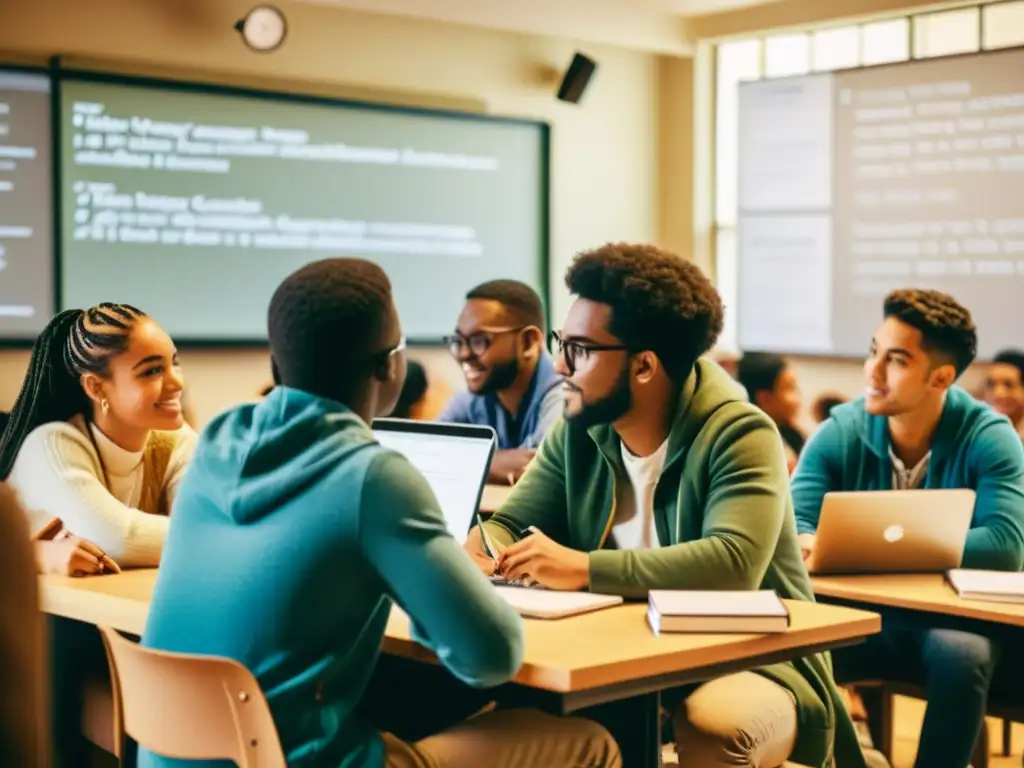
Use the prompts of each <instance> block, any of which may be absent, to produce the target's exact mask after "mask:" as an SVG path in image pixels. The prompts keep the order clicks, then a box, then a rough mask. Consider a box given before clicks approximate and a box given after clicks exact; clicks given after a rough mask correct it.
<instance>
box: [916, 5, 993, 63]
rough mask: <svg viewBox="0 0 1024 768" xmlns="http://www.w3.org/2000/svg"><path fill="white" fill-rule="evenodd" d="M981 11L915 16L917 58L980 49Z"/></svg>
mask: <svg viewBox="0 0 1024 768" xmlns="http://www.w3.org/2000/svg"><path fill="white" fill-rule="evenodd" d="M980 20H981V13H980V11H979V9H978V8H959V9H957V10H955V11H945V12H942V13H923V14H921V15H920V16H915V17H914V56H917V57H919V58H925V57H928V56H949V55H951V54H954V53H970V52H972V51H976V50H978V45H979V43H980V40H979V37H980V35H979V34H978V24H979V22H980Z"/></svg>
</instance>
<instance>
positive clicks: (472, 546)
mask: <svg viewBox="0 0 1024 768" xmlns="http://www.w3.org/2000/svg"><path fill="white" fill-rule="evenodd" d="M462 548H463V549H465V550H466V554H467V555H469V556H470V557H471V558H472V559H473V562H474V563H476V566H477V568H479V569H480V571H481V572H482V573H483V575H484V576H493V575H494V574H495V573H496V572H497V570H498V563H497V561H496V560H495V559H494V558H493V557H491V556H490V555H488V554H487V549H486V548H485V547H484V539H483V536H482V535H481V534H480V526H475V527H474V528H473V530H471V531H470V532H469V536H467V537H466V543H465V544H464V545H463V547H462Z"/></svg>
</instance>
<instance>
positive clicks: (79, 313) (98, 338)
mask: <svg viewBox="0 0 1024 768" xmlns="http://www.w3.org/2000/svg"><path fill="white" fill-rule="evenodd" d="M183 387H184V383H183V380H182V376H181V370H180V368H179V367H178V355H177V350H176V349H175V348H174V343H173V342H172V341H171V339H170V337H169V336H168V335H167V334H166V333H165V332H164V331H163V330H162V329H161V328H160V326H158V325H157V324H156V323H155V322H154V321H153V320H151V319H150V318H149V317H147V316H146V314H145V313H143V312H141V311H140V310H138V309H135V308H134V307H131V306H128V305H127V304H100V305H99V306H97V307H93V308H91V309H88V310H80V309H69V310H66V311H64V312H61V313H60V314H59V315H57V316H56V317H55V318H54V319H53V320H51V321H50V323H49V324H48V325H47V326H46V329H45V330H44V331H43V332H42V334H40V336H39V338H38V339H37V340H36V344H35V346H34V347H33V350H32V358H31V360H30V362H29V371H28V375H27V376H26V378H25V383H24V385H23V386H22V389H21V393H20V394H19V395H18V399H17V402H16V403H15V404H14V409H13V411H12V412H11V420H10V423H9V424H8V427H7V430H6V431H5V432H4V434H3V438H2V441H0V480H3V479H6V480H7V481H8V482H10V484H11V485H12V486H14V488H15V489H16V490H17V491H18V492H19V494H20V495H21V500H22V503H23V504H24V506H25V508H26V509H27V510H28V514H29V527H30V528H31V530H32V533H33V535H35V536H39V535H40V534H42V533H43V532H44V531H49V532H52V531H53V530H54V527H55V526H54V521H55V520H59V521H60V523H61V524H62V525H63V528H64V529H65V531H67V532H70V533H71V534H74V536H76V537H79V536H80V537H82V539H84V540H87V542H91V543H92V544H94V545H95V547H98V548H99V550H100V551H101V552H100V555H96V554H95V553H92V557H95V558H97V559H96V560H95V561H93V560H91V559H90V555H89V552H91V551H92V550H91V549H90V548H89V547H85V549H86V550H87V552H85V553H83V552H81V551H79V550H78V549H76V548H69V547H68V545H67V544H66V539H64V538H62V541H54V542H50V541H40V542H38V543H37V544H36V547H37V553H38V554H39V559H40V561H41V562H43V563H49V565H48V566H47V568H46V570H50V571H52V570H60V568H61V567H63V566H65V565H66V566H67V567H68V569H69V571H70V569H71V566H72V565H73V564H75V563H78V565H79V566H81V567H80V570H81V571H82V572H84V573H95V572H101V571H103V570H104V569H105V567H106V568H109V567H111V566H110V565H109V560H106V559H105V558H104V557H103V556H102V555H106V556H108V557H109V558H112V559H113V561H114V562H116V563H117V564H118V565H120V566H122V567H136V566H155V565H157V564H158V563H159V562H160V552H161V550H162V548H163V542H164V537H165V536H166V534H167V528H168V524H169V522H170V521H169V519H168V517H167V514H168V512H169V510H170V507H171V502H172V501H173V498H174V493H175V490H176V488H177V485H178V482H179V481H180V479H181V476H182V474H183V473H184V470H185V467H186V466H187V464H188V461H189V458H190V457H191V455H192V450H193V448H194V446H195V433H194V432H193V431H192V429H191V428H190V427H188V426H187V425H185V423H184V420H183V417H182V411H181V393H182V389H183ZM62 547H63V550H61V548H62ZM58 550H61V551H62V552H64V553H66V554H68V555H69V559H67V560H66V561H64V562H63V563H62V562H60V561H58V562H57V563H56V564H54V563H52V562H51V561H52V559H53V558H51V557H50V553H52V552H56V551H58ZM82 561H87V562H82Z"/></svg>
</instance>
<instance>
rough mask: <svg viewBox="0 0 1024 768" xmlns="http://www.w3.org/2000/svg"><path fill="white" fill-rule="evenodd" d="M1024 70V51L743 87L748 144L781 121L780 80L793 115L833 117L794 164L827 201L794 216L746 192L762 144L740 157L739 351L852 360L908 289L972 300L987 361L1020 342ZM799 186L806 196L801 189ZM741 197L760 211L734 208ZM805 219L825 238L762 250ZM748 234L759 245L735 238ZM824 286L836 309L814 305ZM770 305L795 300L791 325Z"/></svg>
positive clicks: (759, 178) (756, 175)
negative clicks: (893, 298) (822, 223)
mask: <svg viewBox="0 0 1024 768" xmlns="http://www.w3.org/2000/svg"><path fill="white" fill-rule="evenodd" d="M1022 67H1024V53H1022V52H1020V51H1008V52H1002V53H996V54H986V55H982V56H975V57H968V58H963V57H961V58H957V59H955V60H942V59H935V60H927V61H918V62H913V63H911V64H907V65H901V66H894V67H878V68H871V69H864V70H855V71H849V72H840V73H835V74H831V75H816V76H814V77H813V78H796V79H794V80H792V81H779V82H775V83H772V82H766V83H756V84H749V85H745V86H743V88H742V89H741V121H742V124H743V126H744V128H741V132H742V133H743V135H749V134H750V133H755V132H757V131H758V128H759V121H764V120H766V119H768V118H769V116H770V115H771V114H773V109H774V112H775V113H777V112H778V109H777V105H778V103H779V102H780V100H781V90H782V88H783V87H784V86H785V88H786V91H787V92H788V93H789V94H790V95H789V96H788V98H789V99H790V100H792V95H791V93H792V92H793V91H798V92H800V93H801V94H803V97H804V101H803V102H802V104H801V107H800V108H801V109H804V110H806V111H809V112H822V111H828V112H829V114H830V115H831V119H830V120H829V121H828V123H827V124H826V123H825V122H824V121H819V122H818V123H816V124H814V125H817V126H818V127H817V128H816V129H814V130H815V136H814V137H813V144H814V146H815V151H814V153H813V157H811V156H810V155H808V156H806V157H805V158H804V160H805V162H804V165H805V166H810V167H818V166H821V165H826V166H828V167H830V169H831V170H830V194H829V195H827V196H822V195H817V196H816V197H815V200H820V202H819V203H815V202H814V201H811V202H810V203H809V204H808V205H807V206H806V207H805V208H803V209H802V210H800V211H798V212H794V211H792V210H788V209H787V208H786V207H785V206H782V205H775V204H773V203H772V202H771V200H770V199H769V198H768V197H767V196H765V195H761V196H760V197H758V196H757V195H755V194H754V193H752V192H751V191H750V190H751V188H754V189H755V190H756V189H757V188H758V187H761V186H764V185H765V183H766V182H765V181H764V175H765V174H764V173H763V171H759V170H758V165H759V164H761V165H763V164H765V163H768V162H769V160H767V159H765V158H762V157H760V155H761V153H768V152H770V151H771V144H770V143H767V142H762V143H761V144H760V145H757V144H755V145H754V147H755V148H754V149H753V150H750V154H752V155H753V156H752V157H751V158H750V160H749V162H748V163H747V164H746V165H744V164H743V163H742V161H741V167H740V189H741V192H740V198H741V210H740V244H741V247H740V265H739V266H740V275H741V277H740V283H741V297H742V298H741V308H740V323H739V326H740V343H741V346H746V347H747V348H755V347H756V348H760V349H774V350H777V351H789V352H792V351H807V352H820V353H838V354H853V355H856V354H860V353H862V352H863V351H864V349H866V347H867V344H868V342H869V340H870V337H871V334H872V332H873V331H874V329H875V327H876V326H877V324H878V322H879V320H880V313H881V303H882V299H883V298H884V296H885V295H886V294H887V293H888V292H889V291H891V290H893V289H896V288H904V287H918V288H934V289H938V290H942V291H945V292H947V293H950V294H952V295H953V296H955V297H956V298H957V300H958V301H960V302H961V303H963V304H964V305H965V306H967V307H968V308H969V309H970V310H971V312H972V314H973V315H974V318H975V322H976V323H977V325H978V329H979V341H980V350H979V351H980V354H981V355H982V356H988V355H991V354H992V353H994V352H995V351H996V350H998V349H1000V348H1003V347H1007V346H1019V344H1020V339H1019V337H1018V333H1017V330H1016V329H1017V328H1018V327H1019V326H1020V325H1021V320H1024V310H1021V309H1020V304H1019V301H1018V297H1019V295H1020V293H1021V290H1022V289H1024V199H1022V198H1021V196H1020V194H1019V189H1020V187H1021V183H1022V182H1024V86H1021V84H1020V82H1019V77H1018V75H1017V73H1019V72H1020V71H1021V68H1022ZM822 79H827V80H828V81H829V82H830V89H829V91H830V93H829V94H828V98H827V99H825V98H822V95H821V92H822V91H823V89H821V88H818V89H814V88H812V87H811V86H809V83H812V82H815V81H821V80H822ZM777 91H779V93H776V92H777ZM801 115H802V113H801ZM801 115H797V114H794V112H792V111H790V112H789V114H788V115H785V116H784V117H783V118H780V120H781V119H788V120H794V121H796V122H799V123H801V124H802V125H804V126H805V127H804V130H808V129H807V127H806V126H808V125H809V124H812V123H810V122H809V121H807V120H805V119H802V117H801ZM741 158H742V155H741ZM788 175H790V176H793V175H797V176H798V177H801V178H802V177H805V176H808V171H807V170H806V167H805V168H804V169H803V170H801V171H796V170H792V169H791V170H790V171H788ZM799 186H800V189H802V190H807V189H809V188H810V187H811V183H810V182H801V183H800V185H799ZM744 188H746V193H744ZM751 199H753V200H754V201H755V203H756V204H755V205H750V206H747V207H744V205H743V202H744V201H749V200H751ZM807 215H812V216H816V217H820V218H821V219H823V220H826V221H827V222H828V227H827V229H828V232H829V234H828V235H827V236H824V235H823V236H821V237H819V238H818V239H817V241H816V242H815V244H814V245H808V246H807V247H805V248H803V250H802V253H803V254H804V255H803V256H802V257H801V258H800V259H799V260H796V259H795V258H794V251H793V250H792V249H789V248H783V249H779V248H778V247H776V246H774V245H772V244H771V243H772V241H773V239H774V240H778V239H780V238H785V237H786V236H787V235H788V233H790V232H791V231H792V230H793V227H794V226H795V222H796V221H797V220H798V219H799V218H800V217H806V216H807ZM745 230H756V231H757V232H758V233H759V237H757V238H753V237H745V236H744V234H743V233H744V231H745ZM745 270H751V271H752V272H753V273H756V274H764V273H766V272H772V273H773V274H774V275H775V280H774V288H770V290H769V285H768V284H767V283H759V282H758V281H757V280H749V281H748V280H746V279H745V274H746V273H745ZM808 281H810V282H808ZM780 283H784V284H785V285H784V286H782V287H781V288H780V285H779V284H780ZM811 286H813V289H814V290H813V291H811V290H808V288H809V287H811ZM769 292H770V295H769ZM818 292H822V293H824V294H825V295H827V296H828V297H829V299H830V300H829V301H827V302H822V301H819V300H817V299H816V298H815V295H816V294H817V293H818ZM773 303H774V304H775V305H777V304H779V303H781V304H787V305H792V304H797V305H799V306H800V308H801V309H800V311H799V312H796V314H799V315H800V316H801V321H800V322H799V323H790V324H786V322H785V320H784V319H782V320H780V319H779V313H778V312H777V311H776V309H775V308H774V307H773V306H772V305H773ZM790 314H794V313H792V312H791V313H790ZM823 328H825V329H828V332H827V334H822V332H821V330H822V329H823Z"/></svg>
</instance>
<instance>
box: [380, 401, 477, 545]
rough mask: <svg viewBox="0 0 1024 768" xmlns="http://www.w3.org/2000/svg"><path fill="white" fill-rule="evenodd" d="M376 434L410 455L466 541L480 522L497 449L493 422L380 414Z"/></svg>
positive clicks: (454, 530)
mask: <svg viewBox="0 0 1024 768" xmlns="http://www.w3.org/2000/svg"><path fill="white" fill-rule="evenodd" d="M373 434H374V436H375V437H376V438H377V441H378V442H379V443H380V444H381V445H383V446H384V447H385V448H390V449H392V450H393V451H397V452H398V453H400V454H402V455H403V456H405V457H406V458H407V459H408V460H409V463H410V464H412V465H413V466H414V467H416V469H418V470H419V472H420V474H422V475H423V476H424V477H425V478H426V480H427V483H429V484H430V487H431V489H432V490H433V491H434V496H436V497H437V502H438V504H439V505H440V507H441V512H442V514H443V515H444V518H445V521H446V522H447V523H448V530H449V531H450V532H451V534H452V536H454V537H455V539H456V541H458V542H459V543H460V544H462V543H464V542H465V540H466V536H467V534H468V533H469V529H470V528H472V527H473V525H475V524H476V515H477V510H478V509H479V506H480V496H481V494H482V492H483V487H484V482H485V481H486V479H487V470H488V468H489V467H490V464H491V456H492V455H493V453H494V445H495V442H496V440H495V436H494V431H493V430H492V429H491V428H490V427H474V426H465V425H461V424H460V425H456V424H435V423H432V422H421V421H420V422H417V421H404V420H401V419H375V420H374V422H373Z"/></svg>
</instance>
